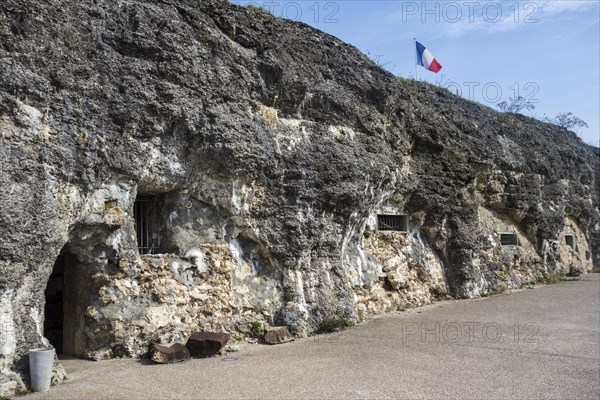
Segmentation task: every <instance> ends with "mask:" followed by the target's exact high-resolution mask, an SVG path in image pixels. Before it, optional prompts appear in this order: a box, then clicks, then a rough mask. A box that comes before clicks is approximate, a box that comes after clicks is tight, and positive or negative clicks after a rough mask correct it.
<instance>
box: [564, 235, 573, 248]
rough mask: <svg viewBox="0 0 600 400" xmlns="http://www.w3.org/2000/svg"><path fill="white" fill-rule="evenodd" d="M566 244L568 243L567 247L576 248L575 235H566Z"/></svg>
mask: <svg viewBox="0 0 600 400" xmlns="http://www.w3.org/2000/svg"><path fill="white" fill-rule="evenodd" d="M565 242H566V243H567V246H569V247H570V248H572V249H574V248H575V240H574V238H573V235H565Z"/></svg>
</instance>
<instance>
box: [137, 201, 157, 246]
mask: <svg viewBox="0 0 600 400" xmlns="http://www.w3.org/2000/svg"><path fill="white" fill-rule="evenodd" d="M159 205H160V203H159V199H158V196H145V195H140V196H138V197H137V198H136V200H135V205H134V207H133V215H134V219H135V232H136V235H137V243H138V250H139V252H140V254H157V253H159V252H160V239H161V235H160V225H159Z"/></svg>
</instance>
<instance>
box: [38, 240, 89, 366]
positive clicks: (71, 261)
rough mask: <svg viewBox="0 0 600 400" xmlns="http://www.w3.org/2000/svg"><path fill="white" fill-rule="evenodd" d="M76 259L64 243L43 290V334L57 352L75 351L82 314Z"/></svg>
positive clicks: (75, 352)
mask: <svg viewBox="0 0 600 400" xmlns="http://www.w3.org/2000/svg"><path fill="white" fill-rule="evenodd" d="M78 264H79V263H78V260H77V257H76V256H75V255H74V254H72V253H70V252H69V251H68V249H67V248H66V247H65V248H64V249H63V250H62V251H61V252H60V254H59V256H58V257H57V259H56V262H55V263H54V267H53V268H52V274H51V275H50V278H49V279H48V284H47V286H46V290H45V293H44V294H45V300H46V303H45V306H44V337H46V338H47V339H48V341H49V342H50V344H51V345H52V346H54V348H55V349H56V353H57V354H66V355H77V347H78V346H77V342H78V341H79V340H78V336H81V331H82V328H83V326H82V324H81V323H80V322H83V318H82V317H81V315H82V314H81V307H82V306H87V305H82V304H78V303H79V302H78V292H79V291H80V290H81V286H82V285H80V283H81V282H79V281H78V273H77V272H78V268H77V266H78Z"/></svg>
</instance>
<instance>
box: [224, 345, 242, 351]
mask: <svg viewBox="0 0 600 400" xmlns="http://www.w3.org/2000/svg"><path fill="white" fill-rule="evenodd" d="M240 350H241V349H240V346H237V345H235V344H230V345H229V346H227V347H226V348H225V351H226V352H228V353H237V352H238V351H240Z"/></svg>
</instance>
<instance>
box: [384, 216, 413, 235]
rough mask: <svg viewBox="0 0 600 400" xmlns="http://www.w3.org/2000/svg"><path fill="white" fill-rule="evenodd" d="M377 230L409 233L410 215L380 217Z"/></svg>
mask: <svg viewBox="0 0 600 400" xmlns="http://www.w3.org/2000/svg"><path fill="white" fill-rule="evenodd" d="M377 230H378V231H396V232H408V215H378V216H377Z"/></svg>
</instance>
